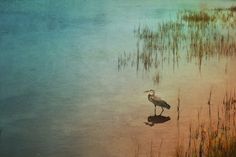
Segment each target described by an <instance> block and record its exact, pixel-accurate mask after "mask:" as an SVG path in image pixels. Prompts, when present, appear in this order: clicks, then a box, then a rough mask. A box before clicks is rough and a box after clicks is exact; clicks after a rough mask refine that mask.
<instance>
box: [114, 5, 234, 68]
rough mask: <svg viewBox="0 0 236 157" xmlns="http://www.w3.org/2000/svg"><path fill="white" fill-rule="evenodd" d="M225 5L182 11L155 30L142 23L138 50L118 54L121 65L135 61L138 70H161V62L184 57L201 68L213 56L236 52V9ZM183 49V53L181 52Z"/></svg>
mask: <svg viewBox="0 0 236 157" xmlns="http://www.w3.org/2000/svg"><path fill="white" fill-rule="evenodd" d="M235 8H236V7H234V6H232V7H230V8H226V9H222V8H217V9H208V10H204V11H189V10H184V11H180V12H178V13H177V15H176V19H175V20H168V21H165V22H161V23H159V24H158V25H157V27H156V29H155V30H151V29H150V28H149V27H147V26H145V27H143V28H142V27H141V26H139V27H138V29H137V30H135V31H134V33H135V37H136V38H137V51H136V52H130V53H123V54H122V55H120V56H119V57H118V69H119V70H121V69H124V68H125V67H126V66H129V65H130V66H133V65H135V64H136V70H137V71H138V70H145V71H150V69H154V70H155V71H160V66H159V65H164V63H165V62H168V63H172V64H173V70H174V69H175V67H176V66H177V65H178V62H179V60H180V59H181V58H186V59H187V61H188V62H191V61H192V60H197V61H198V66H199V71H201V68H202V65H203V63H204V62H205V61H207V60H209V59H211V58H213V57H219V58H221V57H231V56H234V55H236V43H235V41H236V12H235ZM180 52H181V53H180Z"/></svg>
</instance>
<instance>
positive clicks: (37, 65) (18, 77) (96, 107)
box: [0, 0, 232, 157]
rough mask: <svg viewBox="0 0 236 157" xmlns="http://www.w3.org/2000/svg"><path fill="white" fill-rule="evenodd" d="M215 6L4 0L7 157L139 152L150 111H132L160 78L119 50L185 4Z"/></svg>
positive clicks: (1, 82) (1, 146)
mask: <svg viewBox="0 0 236 157" xmlns="http://www.w3.org/2000/svg"><path fill="white" fill-rule="evenodd" d="M217 3H219V2H218V1H217ZM231 3H232V2H230V1H229V2H227V3H225V2H224V3H219V5H229V4H231ZM212 4H214V5H216V3H215V1H208V2H207V3H205V2H203V1H202V2H200V1H192V2H189V1H187V0H186V1H180V0H179V1H174V0H167V1H161V0H159V1H151V0H150V1H141V0H140V1H134V0H131V1H128V2H127V1H124V0H118V1H113V0H112V1H108V0H101V1H92V0H69V1H68V0H60V1H56V0H40V1H38V0H31V1H28V0H21V1H18V0H9V1H8V0H4V1H1V3H0V50H1V51H0V76H1V77H0V129H1V134H0V156H3V157H33V156H35V157H36V156H42V157H82V156H84V157H85V156H86V157H89V156H101V157H104V156H124V155H127V156H129V155H130V156H132V154H133V150H130V149H129V146H130V147H131V144H130V143H132V142H130V140H129V138H130V136H132V129H134V130H137V128H136V127H137V126H139V125H140V126H142V125H143V119H142V118H145V117H146V115H147V114H144V115H142V116H141V122H140V121H139V119H140V117H138V115H137V117H135V115H133V116H134V117H133V116H131V115H130V114H131V113H133V111H132V110H133V109H134V106H135V104H137V103H138V104H140V102H141V104H142V103H144V102H145V101H146V99H143V95H142V94H143V93H142V91H143V90H144V89H146V88H149V87H151V86H153V84H152V82H151V81H148V80H149V78H142V77H139V78H137V74H136V72H135V71H134V70H133V69H128V70H127V71H124V72H118V70H117V56H118V55H119V54H120V53H122V52H123V51H129V52H130V51H136V40H135V37H134V34H133V31H134V29H135V28H137V27H138V26H139V25H141V26H145V25H149V26H150V27H151V28H155V24H157V23H158V22H160V21H162V20H165V19H169V18H172V17H173V15H175V14H174V13H175V12H176V11H178V10H180V9H184V8H185V9H194V8H199V7H201V6H202V5H208V6H211V5H212ZM164 85H165V84H164ZM164 85H163V86H164ZM163 88H164V87H163ZM176 91H177V87H176ZM168 92H169V90H167V93H168ZM174 92H175V91H174ZM167 95H168V94H167ZM169 95H174V94H173V93H171V92H170V94H169ZM135 96H136V97H135ZM133 98H135V99H133ZM173 99H174V98H173ZM136 110H138V111H139V112H140V111H149V108H142V107H141V108H140V107H139V108H138V109H136ZM147 116H148V115H147ZM124 117H126V119H125V120H123V119H122V118H124ZM126 123H129V125H128V126H127V125H126ZM130 123H131V124H130ZM139 123H140V124H139ZM130 125H131V126H130ZM126 127H127V128H126ZM124 130H126V131H124ZM146 131H147V130H146ZM147 132H148V133H147V134H150V131H147ZM126 144H127V146H126Z"/></svg>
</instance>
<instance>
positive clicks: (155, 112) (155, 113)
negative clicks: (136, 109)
mask: <svg viewBox="0 0 236 157" xmlns="http://www.w3.org/2000/svg"><path fill="white" fill-rule="evenodd" d="M154 115H155V116H156V115H157V110H156V106H155V108H154Z"/></svg>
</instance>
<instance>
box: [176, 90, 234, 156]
mask: <svg viewBox="0 0 236 157" xmlns="http://www.w3.org/2000/svg"><path fill="white" fill-rule="evenodd" d="M232 100H235V95H233V94H229V95H228V94H227V93H226V97H225V100H224V102H225V103H223V104H222V105H223V110H222V113H220V111H219V106H218V115H217V117H216V119H215V120H214V121H215V122H216V123H215V124H216V125H211V124H208V125H206V124H205V123H204V122H202V123H201V125H200V128H199V126H196V128H195V129H194V128H193V126H192V125H190V126H189V134H190V136H189V144H188V148H187V149H184V144H182V146H178V145H177V148H176V155H175V156H176V157H184V156H186V155H187V156H189V157H192V156H196V157H203V156H204V157H234V156H236V126H235V108H234V106H235V103H236V102H234V101H232ZM209 114H210V113H209ZM220 115H223V116H222V117H220ZM209 117H210V116H209ZM209 123H210V122H209ZM199 130H200V135H199V136H191V135H193V134H196V135H197V134H199ZM192 143H195V144H192ZM180 148H182V149H181V150H180ZM180 154H181V155H180Z"/></svg>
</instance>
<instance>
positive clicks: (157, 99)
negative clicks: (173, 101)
mask: <svg viewBox="0 0 236 157" xmlns="http://www.w3.org/2000/svg"><path fill="white" fill-rule="evenodd" d="M146 92H150V93H149V94H148V100H149V101H150V102H152V103H153V105H154V106H155V110H154V112H155V115H156V106H159V107H161V108H162V112H163V111H164V108H166V109H170V105H169V104H168V103H167V102H165V101H164V100H162V99H161V98H160V97H158V96H156V95H155V91H154V90H149V91H146ZM162 112H161V113H160V115H161V114H162Z"/></svg>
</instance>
